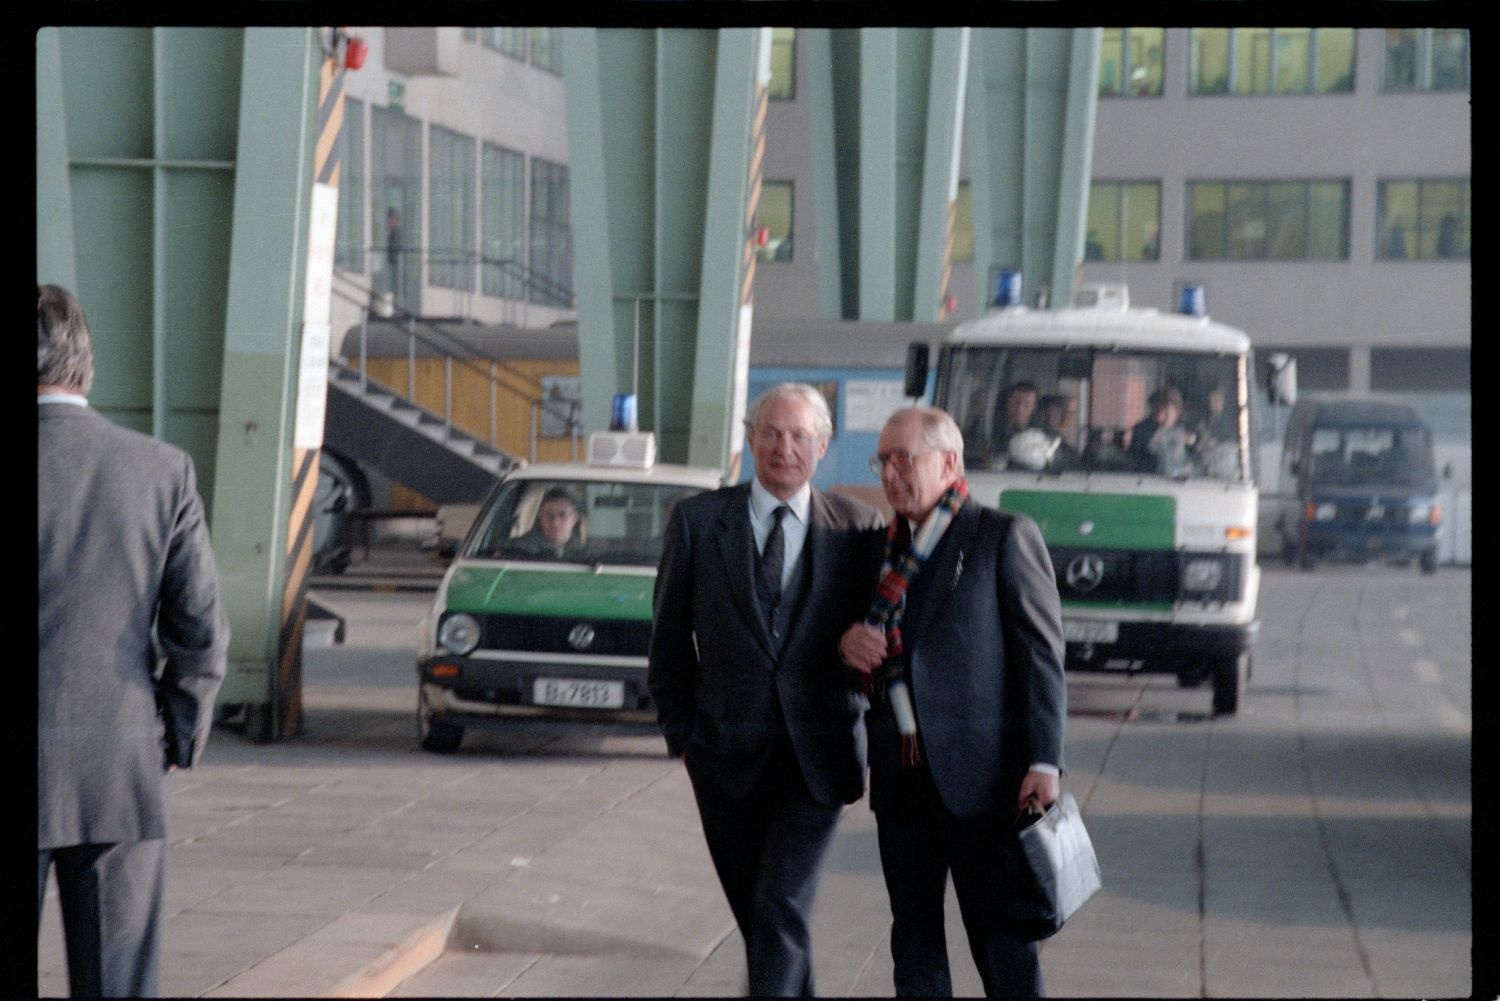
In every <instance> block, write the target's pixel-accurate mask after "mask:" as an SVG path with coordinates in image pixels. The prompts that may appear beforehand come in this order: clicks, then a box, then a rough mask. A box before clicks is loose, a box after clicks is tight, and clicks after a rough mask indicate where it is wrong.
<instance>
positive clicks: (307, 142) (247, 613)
mask: <svg viewBox="0 0 1500 1001" xmlns="http://www.w3.org/2000/svg"><path fill="white" fill-rule="evenodd" d="M319 63H320V56H319V47H318V40H317V34H316V32H315V31H314V30H313V29H310V28H249V29H246V30H245V45H244V60H243V69H242V94H244V95H245V96H246V98H245V99H244V100H242V101H241V103H240V114H239V150H240V157H239V169H238V170H237V171H236V172H235V177H234V199H233V218H232V220H231V224H232V225H231V232H232V234H233V236H232V239H231V242H230V249H229V258H230V277H229V302H228V311H227V316H226V320H225V331H224V363H223V370H224V380H223V397H222V401H221V404H220V409H219V450H218V456H219V462H218V465H219V469H220V470H221V475H220V476H219V479H218V481H217V483H216V484H215V490H214V508H215V510H216V511H217V512H220V513H221V514H223V513H226V512H232V514H231V515H230V516H229V517H220V518H219V519H218V521H217V522H216V523H215V525H214V550H215V553H216V554H217V556H218V561H219V574H220V577H221V578H222V580H223V593H224V601H225V605H226V606H227V608H228V610H229V617H230V627H231V629H232V631H233V638H232V640H231V646H230V650H229V675H228V677H227V678H226V679H225V682H224V688H223V690H222V691H221V693H220V695H219V702H220V703H221V704H223V705H242V706H244V707H246V720H245V722H246V730H247V732H249V733H250V734H251V735H252V736H254V737H257V738H260V739H269V738H272V737H276V736H280V735H284V731H285V724H286V722H287V720H286V716H285V713H286V712H287V711H288V708H287V706H286V704H285V700H286V697H287V694H288V693H286V692H285V690H284V689H278V685H280V684H281V683H282V682H283V681H284V680H285V679H283V678H281V677H280V668H279V653H280V649H281V632H282V626H283V619H284V615H283V612H284V607H283V603H284V593H285V584H286V572H287V564H288V558H287V548H288V527H289V525H290V523H291V510H292V504H293V496H292V481H293V478H294V477H295V476H296V470H295V469H294V468H293V466H294V458H295V453H294V450H293V439H294V418H295V407H296V384H297V378H298V369H299V365H298V360H299V350H300V341H301V333H302V320H303V313H302V305H303V291H304V282H305V280H306V272H307V267H306V265H307V240H308V228H309V215H310V210H311V202H312V190H313V176H312V169H311V168H312V163H313V137H314V131H313V114H314V110H315V108H316V105H317V94H318V89H317V86H318V81H317V75H318V70H319ZM278 707H279V708H278Z"/></svg>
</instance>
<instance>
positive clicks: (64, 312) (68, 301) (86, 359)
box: [36, 285, 94, 396]
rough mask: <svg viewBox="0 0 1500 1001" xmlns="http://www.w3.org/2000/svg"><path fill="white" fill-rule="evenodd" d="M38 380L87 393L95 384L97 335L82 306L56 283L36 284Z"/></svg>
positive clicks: (39, 383)
mask: <svg viewBox="0 0 1500 1001" xmlns="http://www.w3.org/2000/svg"><path fill="white" fill-rule="evenodd" d="M36 382H37V385H38V386H60V387H62V388H63V389H70V390H74V391H75V392H78V393H81V394H82V395H84V396H87V395H88V393H89V390H90V389H91V388H93V385H94V339H93V336H92V335H91V334H90V333H89V322H88V320H87V319H86V318H85V317H84V315H83V307H82V306H81V305H79V303H78V300H77V299H76V298H74V296H73V293H71V292H69V291H68V290H67V289H65V288H60V287H58V286H56V285H38V286H37V288H36Z"/></svg>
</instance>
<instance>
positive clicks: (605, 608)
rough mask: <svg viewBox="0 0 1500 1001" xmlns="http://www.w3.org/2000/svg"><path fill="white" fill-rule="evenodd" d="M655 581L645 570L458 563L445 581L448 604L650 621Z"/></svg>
mask: <svg viewBox="0 0 1500 1001" xmlns="http://www.w3.org/2000/svg"><path fill="white" fill-rule="evenodd" d="M655 584H656V578H655V576H646V575H643V574H609V573H599V574H596V573H594V572H593V571H591V570H572V571H566V570H511V569H503V570H502V569H498V568H496V567H460V568H459V569H458V571H457V572H455V573H454V575H453V579H452V580H451V581H450V582H449V584H448V610H449V611H450V612H471V613H476V614H491V615H558V616H576V617H577V618H580V619H634V620H637V621H650V619H651V589H652V588H653V587H654V586H655Z"/></svg>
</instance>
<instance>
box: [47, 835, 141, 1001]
mask: <svg viewBox="0 0 1500 1001" xmlns="http://www.w3.org/2000/svg"><path fill="white" fill-rule="evenodd" d="M166 847H167V843H166V841H165V840H161V839H158V840H152V841H126V842H121V843H118V844H102V845H69V846H66V847H62V848H43V849H41V850H39V851H38V852H37V866H36V920H37V934H38V935H40V934H41V924H42V903H43V900H44V899H45V897H46V893H47V872H48V870H49V869H51V868H52V867H53V866H56V868H57V889H58V900H59V903H60V904H61V910H62V920H63V936H64V938H65V940H66V943H67V954H68V991H69V993H70V994H72V995H73V996H74V997H155V996H156V994H157V960H158V957H159V956H160V954H161V936H160V932H161V902H162V889H163V886H164V879H165V876H166Z"/></svg>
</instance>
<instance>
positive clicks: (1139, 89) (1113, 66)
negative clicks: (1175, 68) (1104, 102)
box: [1099, 28, 1166, 97]
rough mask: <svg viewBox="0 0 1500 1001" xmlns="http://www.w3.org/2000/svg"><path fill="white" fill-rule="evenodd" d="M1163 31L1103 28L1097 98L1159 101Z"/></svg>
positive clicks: (1158, 29)
mask: <svg viewBox="0 0 1500 1001" xmlns="http://www.w3.org/2000/svg"><path fill="white" fill-rule="evenodd" d="M1165 33H1166V32H1165V29H1163V28H1105V29H1104V39H1103V42H1102V43H1101V46H1100V50H1099V96H1100V97H1161V85H1162V39H1163V37H1164V36H1165Z"/></svg>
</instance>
